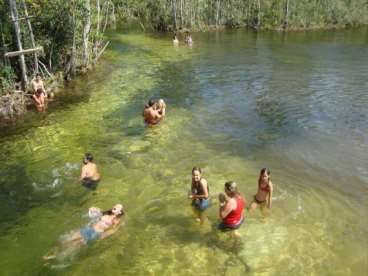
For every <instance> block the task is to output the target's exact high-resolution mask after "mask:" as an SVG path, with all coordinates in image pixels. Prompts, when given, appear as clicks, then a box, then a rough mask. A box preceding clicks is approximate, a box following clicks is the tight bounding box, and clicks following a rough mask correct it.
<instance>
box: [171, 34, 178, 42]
mask: <svg viewBox="0 0 368 276" xmlns="http://www.w3.org/2000/svg"><path fill="white" fill-rule="evenodd" d="M172 42H173V44H174V45H179V39H178V37H177V36H176V34H174V37H173V40H172Z"/></svg>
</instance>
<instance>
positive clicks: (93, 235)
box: [43, 204, 124, 260]
mask: <svg viewBox="0 0 368 276" xmlns="http://www.w3.org/2000/svg"><path fill="white" fill-rule="evenodd" d="M96 210H98V208H96V207H91V208H90V210H89V213H93V212H96ZM123 215H124V210H123V205H121V204H116V205H115V206H114V207H113V208H112V209H110V210H107V211H105V212H102V214H101V216H99V217H98V218H97V219H95V220H94V221H92V222H91V223H89V224H87V225H86V226H84V227H83V228H81V229H78V230H74V231H72V232H71V233H70V234H68V235H67V237H66V238H65V239H63V241H62V242H61V244H60V245H59V246H57V247H56V248H54V249H53V250H51V252H52V253H49V254H47V255H45V256H44V257H43V259H44V260H50V259H59V258H63V257H65V256H66V255H68V254H71V253H73V252H75V251H76V250H77V249H79V248H80V247H82V246H83V245H87V244H90V243H91V242H92V241H94V240H97V239H104V238H106V237H108V236H110V235H112V234H113V233H115V232H116V231H117V230H118V226H119V225H120V222H121V217H122V216H123Z"/></svg>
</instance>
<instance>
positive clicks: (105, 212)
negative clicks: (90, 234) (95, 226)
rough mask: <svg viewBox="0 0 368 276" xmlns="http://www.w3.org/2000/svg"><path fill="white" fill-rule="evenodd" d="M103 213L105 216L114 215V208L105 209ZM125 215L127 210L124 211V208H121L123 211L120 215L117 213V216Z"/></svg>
mask: <svg viewBox="0 0 368 276" xmlns="http://www.w3.org/2000/svg"><path fill="white" fill-rule="evenodd" d="M102 215H103V216H105V215H108V216H112V215H113V212H112V209H110V210H106V211H103V212H102ZM123 215H125V212H124V209H121V213H120V214H119V215H117V216H116V217H118V218H120V217H121V216H123Z"/></svg>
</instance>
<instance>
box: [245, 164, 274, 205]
mask: <svg viewBox="0 0 368 276" xmlns="http://www.w3.org/2000/svg"><path fill="white" fill-rule="evenodd" d="M270 174H271V172H270V170H269V169H268V168H263V169H261V171H260V173H259V178H258V191H257V194H256V195H254V199H253V202H252V203H251V205H250V207H249V211H250V212H251V211H253V210H254V209H255V208H257V206H258V205H260V206H261V208H263V207H264V206H265V205H267V207H268V208H269V209H270V208H271V206H272V192H273V186H272V181H271V178H270Z"/></svg>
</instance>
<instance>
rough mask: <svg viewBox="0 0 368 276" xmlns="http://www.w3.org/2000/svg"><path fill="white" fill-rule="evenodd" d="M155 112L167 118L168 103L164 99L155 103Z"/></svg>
mask: <svg viewBox="0 0 368 276" xmlns="http://www.w3.org/2000/svg"><path fill="white" fill-rule="evenodd" d="M155 110H157V112H158V113H159V114H160V115H162V117H165V115H166V103H165V101H164V100H163V99H159V100H158V101H157V103H155Z"/></svg>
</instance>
